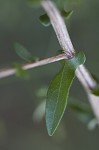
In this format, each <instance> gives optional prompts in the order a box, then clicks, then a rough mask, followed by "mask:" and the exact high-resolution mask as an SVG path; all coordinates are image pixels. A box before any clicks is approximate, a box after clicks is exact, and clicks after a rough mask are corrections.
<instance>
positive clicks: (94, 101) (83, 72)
mask: <svg viewBox="0 0 99 150" xmlns="http://www.w3.org/2000/svg"><path fill="white" fill-rule="evenodd" d="M41 5H42V7H43V8H44V10H45V11H46V13H47V15H48V16H49V18H50V21H51V24H52V26H53V29H54V31H55V33H56V36H57V39H58V41H59V43H60V46H61V47H62V49H63V50H64V52H65V53H66V55H67V57H68V56H69V57H73V55H74V54H75V50H74V47H73V45H72V42H71V40H70V37H69V34H68V31H67V27H66V25H65V22H64V19H63V17H62V16H61V14H60V12H59V10H58V9H57V8H56V6H55V4H54V3H53V2H52V1H51V0H43V1H42V2H41ZM76 76H77V78H78V79H79V81H80V82H81V84H82V85H83V87H84V88H85V90H86V93H87V95H88V97H90V98H89V102H90V104H91V106H92V108H93V111H94V114H95V116H96V118H97V119H99V110H98V108H97V107H96V106H97V105H98V106H99V97H97V96H93V95H92V94H91V89H94V88H95V87H96V86H97V83H96V82H95V80H94V79H93V78H92V76H91V74H90V73H89V72H88V70H87V69H86V68H85V67H84V65H81V66H79V67H78V68H77V70H76Z"/></svg>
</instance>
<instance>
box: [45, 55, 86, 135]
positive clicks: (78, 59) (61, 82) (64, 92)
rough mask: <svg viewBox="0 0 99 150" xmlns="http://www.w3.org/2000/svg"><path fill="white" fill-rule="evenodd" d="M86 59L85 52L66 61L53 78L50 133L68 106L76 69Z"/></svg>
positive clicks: (48, 119) (48, 107)
mask: <svg viewBox="0 0 99 150" xmlns="http://www.w3.org/2000/svg"><path fill="white" fill-rule="evenodd" d="M84 61H85V56H84V54H83V53H79V54H78V55H77V56H75V57H74V58H72V59H70V60H68V61H66V62H65V63H64V65H63V67H62V69H61V70H60V72H59V73H58V74H57V75H56V76H55V77H54V78H53V80H52V81H51V83H50V86H49V89H48V92H47V101H46V125H47V130H48V134H49V135H50V136H51V135H53V133H54V132H55V130H56V128H57V126H58V125H59V123H60V120H61V118H62V116H63V113H64V111H65V108H66V104H67V98H68V94H69V89H70V86H71V84H72V81H73V79H74V76H75V70H76V68H77V67H78V66H79V65H80V64H83V63H84Z"/></svg>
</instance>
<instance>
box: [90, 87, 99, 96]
mask: <svg viewBox="0 0 99 150" xmlns="http://www.w3.org/2000/svg"><path fill="white" fill-rule="evenodd" d="M91 93H92V94H94V95H96V96H99V85H98V86H97V87H96V88H95V89H92V90H91Z"/></svg>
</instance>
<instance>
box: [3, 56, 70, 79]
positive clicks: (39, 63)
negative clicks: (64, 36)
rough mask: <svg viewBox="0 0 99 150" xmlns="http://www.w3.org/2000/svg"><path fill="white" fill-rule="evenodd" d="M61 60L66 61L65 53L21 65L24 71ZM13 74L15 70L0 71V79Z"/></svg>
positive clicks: (5, 69)
mask: <svg viewBox="0 0 99 150" xmlns="http://www.w3.org/2000/svg"><path fill="white" fill-rule="evenodd" d="M62 59H68V58H67V56H66V54H65V53H64V54H60V55H57V56H53V57H50V58H46V59H43V60H40V61H37V62H33V63H27V64H24V65H22V68H23V69H24V70H28V69H32V68H35V67H38V66H43V65H46V64H49V63H53V62H56V61H59V60H62ZM15 73H16V69H15V68H4V69H0V78H4V77H8V76H11V75H13V74H15Z"/></svg>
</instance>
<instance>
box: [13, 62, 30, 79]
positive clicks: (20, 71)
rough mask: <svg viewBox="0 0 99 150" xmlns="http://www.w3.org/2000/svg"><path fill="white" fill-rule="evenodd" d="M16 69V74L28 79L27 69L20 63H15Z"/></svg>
mask: <svg viewBox="0 0 99 150" xmlns="http://www.w3.org/2000/svg"><path fill="white" fill-rule="evenodd" d="M13 66H14V67H15V69H16V76H17V77H21V78H24V79H28V77H29V75H28V73H27V71H26V70H24V69H23V68H22V67H21V65H20V64H13Z"/></svg>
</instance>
